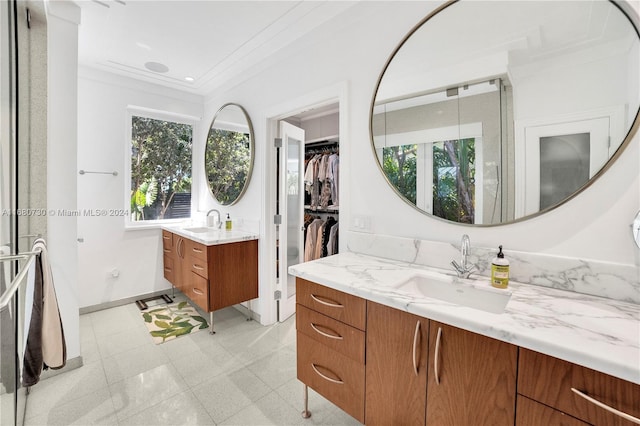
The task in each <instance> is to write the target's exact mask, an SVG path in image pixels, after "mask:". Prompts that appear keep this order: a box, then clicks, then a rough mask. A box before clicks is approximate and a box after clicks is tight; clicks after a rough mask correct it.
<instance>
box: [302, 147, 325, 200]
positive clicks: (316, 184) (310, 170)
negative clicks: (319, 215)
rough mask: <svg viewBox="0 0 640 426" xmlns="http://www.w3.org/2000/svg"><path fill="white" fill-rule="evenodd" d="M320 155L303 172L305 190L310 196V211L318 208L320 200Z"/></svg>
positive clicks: (310, 161)
mask: <svg viewBox="0 0 640 426" xmlns="http://www.w3.org/2000/svg"><path fill="white" fill-rule="evenodd" d="M321 160H322V156H321V155H315V156H314V157H313V158H312V159H311V160H309V163H308V164H307V169H306V170H305V172H304V183H305V189H306V190H307V192H309V193H310V194H311V209H313V210H315V209H316V208H317V206H318V201H319V198H320V181H319V180H318V174H319V172H320V161H321Z"/></svg>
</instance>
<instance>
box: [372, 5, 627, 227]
mask: <svg viewBox="0 0 640 426" xmlns="http://www.w3.org/2000/svg"><path fill="white" fill-rule="evenodd" d="M459 1H460V0H447V1H446V2H445V3H443V4H441V5H440V6H438V7H436V8H435V9H434V10H433V11H431V12H430V13H429V14H428V15H427V16H426V17H425V18H423V19H422V20H420V21H419V22H418V23H417V24H416V25H415V26H414V27H413V28H411V30H410V31H409V32H408V33H407V34H406V35H405V36H404V37H403V39H402V40H401V41H400V43H398V45H397V46H396V47H395V49H394V50H393V52H391V55H390V56H389V57H388V58H387V60H386V62H385V64H384V67H383V68H382V71H381V72H380V75H379V76H378V80H377V82H376V86H375V90H374V92H373V96H372V98H371V104H370V108H369V143H370V145H371V152H372V154H373V159H374V161H375V163H376V165H377V167H378V169H379V171H380V173H381V174H382V176H383V177H384V179H385V181H386V182H387V184H388V186H389V187H390V188H391V189H392V190H393V191H394V192H395V193H396V195H398V197H400V199H401V200H402V201H404V202H405V203H406V204H408V205H409V206H411V207H413V208H414V209H415V210H416V211H418V212H420V213H421V214H423V215H425V216H427V217H429V218H432V219H436V220H439V221H441V222H444V223H448V224H451V225H460V226H467V227H469V226H472V227H477V228H488V227H497V226H504V225H510V224H513V223H518V222H523V221H525V220H529V219H533V218H535V217H538V216H541V215H543V214H545V213H548V212H550V211H552V210H555V209H556V208H558V207H560V206H562V205H564V204H566V203H567V202H569V201H570V200H572V199H573V198H575V197H576V196H578V195H579V194H581V193H582V192H583V191H584V190H586V189H587V188H589V187H590V186H591V185H592V184H593V183H594V182H595V181H597V180H598V179H599V178H600V176H602V175H603V174H604V173H606V171H607V170H609V168H610V167H611V166H612V165H613V164H614V163H615V162H616V160H617V159H618V158H619V157H620V156H621V155H622V152H623V151H624V150H625V148H626V147H627V146H628V145H629V144H630V143H631V140H632V139H633V137H634V136H635V135H636V133H637V132H638V128H639V127H640V108H638V110H637V111H636V115H635V118H634V120H633V123H632V124H631V126H630V128H629V130H628V132H627V134H626V135H625V137H624V138H623V140H622V142H621V143H620V146H619V147H618V149H617V150H616V151H615V152H614V153H613V155H612V156H611V157H610V158H609V159H608V160H607V162H606V163H605V164H604V166H602V168H601V169H600V170H599V171H598V172H597V173H596V174H594V175H593V177H591V178H590V179H589V180H588V181H587V183H585V184H584V185H583V186H582V187H580V188H579V189H578V190H577V191H575V192H574V193H573V194H571V195H570V196H568V197H567V198H565V199H564V200H562V201H560V202H558V203H556V204H554V205H553V206H551V207H547V208H545V209H542V210H539V211H538V212H536V213H532V214H529V215H526V216H522V217H519V218H516V219H513V220H508V221H505V222H501V223H494V224H472V223H461V222H454V221H451V220H447V219H444V218H441V217H439V216H435V215H433V214H431V213H427V212H426V211H424V210H422V209H420V208H418V206H416V205H415V204H413V203H412V202H411V201H409V200H407V199H406V198H405V197H404V195H402V194H401V193H400V191H399V190H398V189H397V188H396V187H395V186H394V185H393V184H392V183H391V181H390V180H389V178H388V177H387V175H386V174H385V172H384V169H383V166H382V164H381V163H380V161H379V160H378V156H377V153H376V147H375V143H374V138H373V112H374V108H375V102H376V95H377V94H378V90H379V89H380V83H381V82H382V78H383V77H384V74H385V72H386V71H387V68H388V67H389V64H391V61H392V60H393V58H394V57H395V56H396V53H398V51H399V50H400V49H401V48H402V46H404V44H405V43H406V42H407V40H408V39H409V38H411V36H412V35H413V34H414V33H415V32H416V31H417V30H418V29H420V27H422V25H423V24H425V23H426V22H427V21H429V19H431V18H432V17H434V16H435V15H437V14H438V13H440V12H442V11H444V10H445V9H446V8H448V7H450V6H452V5H454V4H456V3H458V2H459ZM608 2H609V3H611V4H612V5H613V6H614V7H617V8H618V9H619V10H620V12H621V13H622V14H623V15H624V16H625V17H626V18H627V19H628V20H629V23H630V24H631V26H632V27H633V29H634V30H635V32H636V35H637V36H638V38H640V29H639V26H640V22H639V20H640V17H639V16H638V15H637V14H636V12H635V10H633V8H632V7H631V6H630V5H629V4H628V3H627V1H624V0H622V1H614V0H608Z"/></svg>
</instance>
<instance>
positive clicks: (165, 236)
mask: <svg viewBox="0 0 640 426" xmlns="http://www.w3.org/2000/svg"><path fill="white" fill-rule="evenodd" d="M162 238H164V239H165V240H170V239H171V237H170V236H168V235H163V236H162Z"/></svg>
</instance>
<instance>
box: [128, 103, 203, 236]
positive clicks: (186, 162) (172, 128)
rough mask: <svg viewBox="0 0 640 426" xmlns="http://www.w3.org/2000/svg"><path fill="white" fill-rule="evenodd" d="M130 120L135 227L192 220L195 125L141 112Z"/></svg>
mask: <svg viewBox="0 0 640 426" xmlns="http://www.w3.org/2000/svg"><path fill="white" fill-rule="evenodd" d="M129 117H130V122H129V125H130V130H131V131H130V133H129V134H130V135H131V139H130V152H129V171H130V179H127V181H128V182H130V186H129V188H128V189H129V191H128V194H129V205H130V212H131V215H130V217H131V224H134V223H138V224H140V223H152V222H153V221H160V220H167V219H183V218H189V217H191V180H192V167H191V161H192V138H193V127H194V122H193V121H190V120H186V119H184V118H183V117H178V116H172V115H162V116H160V115H158V114H149V113H145V112H139V111H131V112H130V114H129Z"/></svg>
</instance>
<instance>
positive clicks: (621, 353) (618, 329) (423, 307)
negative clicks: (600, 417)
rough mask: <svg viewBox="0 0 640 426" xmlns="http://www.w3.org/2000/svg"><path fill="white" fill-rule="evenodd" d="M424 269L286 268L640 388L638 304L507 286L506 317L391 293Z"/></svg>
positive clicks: (357, 257)
mask: <svg viewBox="0 0 640 426" xmlns="http://www.w3.org/2000/svg"><path fill="white" fill-rule="evenodd" d="M425 270H427V271H429V270H431V271H437V270H436V269H433V268H428V267H425V266H420V265H416V264H411V263H406V262H399V261H393V260H388V259H382V258H378V257H373V256H367V255H361V254H356V253H341V254H338V255H334V256H330V257H325V258H322V259H318V260H315V261H312V262H306V263H301V264H298V265H294V266H291V267H289V272H290V273H291V274H292V275H295V276H298V277H301V278H304V279H307V280H309V281H313V282H316V283H319V284H323V285H326V286H328V287H331V288H334V289H336V290H340V291H343V292H346V293H349V294H353V295H355V296H360V297H362V298H365V299H368V300H371V301H374V302H378V303H381V304H384V305H387V306H391V307H394V308H397V309H401V310H404V311H407V312H410V313H413V314H416V315H419V316H423V317H426V318H429V319H432V320H436V321H440V322H443V323H446V324H449V325H452V326H455V327H459V328H462V329H465V330H468V331H472V332H475V333H478V334H481V335H484V336H488V337H493V338H495V339H498V340H502V341H505V342H509V343H513V344H514V345H518V346H521V347H524V348H528V349H531V350H534V351H538V352H541V353H544V354H547V355H550V356H554V357H556V358H560V359H564V360H566V361H570V362H573V363H576V364H579V365H582V366H585V367H588V368H591V369H594V370H597V371H601V372H603V373H607V374H610V375H612V376H615V377H619V378H621V379H624V380H628V381H631V382H633V383H637V384H640V305H635V304H631V303H627V302H620V301H616V300H611V299H605V298H602V297H597V296H590V295H584V294H579V293H574V292H569V291H563V290H557V289H552V288H547V287H541V286H535V285H528V284H520V283H515V282H510V283H509V288H508V290H509V291H511V292H512V295H511V299H510V300H509V302H508V304H507V306H506V308H505V310H504V313H501V314H493V313H489V312H485V311H481V310H477V309H474V308H469V307H465V306H458V305H453V304H450V303H447V302H443V301H440V300H437V299H431V298H426V297H424V296H415V295H409V294H408V293H403V292H401V291H399V290H396V289H394V288H393V287H392V286H393V285H394V284H396V283H398V282H399V281H401V280H403V279H406V278H409V277H411V276H412V275H414V274H415V273H416V272H419V271H425ZM448 272H449V271H447V273H448ZM475 278H476V279H479V280H485V281H486V285H487V287H490V284H489V282H488V281H489V280H488V278H483V277H478V276H476V277H475Z"/></svg>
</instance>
